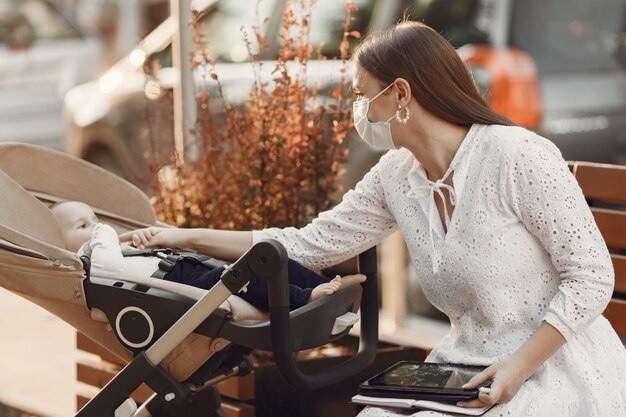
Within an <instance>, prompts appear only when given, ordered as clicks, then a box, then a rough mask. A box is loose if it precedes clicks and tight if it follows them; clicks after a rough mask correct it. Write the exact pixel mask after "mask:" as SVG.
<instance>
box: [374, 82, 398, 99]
mask: <svg viewBox="0 0 626 417" xmlns="http://www.w3.org/2000/svg"><path fill="white" fill-rule="evenodd" d="M394 83H395V81H394V82H393V83H391V84H389V85H388V86H387V87H385V88H384V89H383V90H382V91H381V92H380V93H378V94H376V95H375V96H374V98H372V99H370V100H369V102H370V103H371V102H372V101H374V100H376V99H377V98H378V96H380V95H381V94H382V93H384V92H385V91H387V90H389V87H391V86H392V85H393V84H394Z"/></svg>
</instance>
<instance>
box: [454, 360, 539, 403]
mask: <svg viewBox="0 0 626 417" xmlns="http://www.w3.org/2000/svg"><path fill="white" fill-rule="evenodd" d="M529 376H530V375H529V372H528V370H527V367H526V366H524V365H523V361H520V360H519V359H518V358H516V357H515V356H511V357H509V358H508V359H505V360H503V361H502V362H498V363H496V364H494V365H491V366H490V367H488V368H487V369H485V370H484V371H482V372H481V373H479V374H478V375H476V376H474V377H473V378H472V379H470V380H469V382H468V383H467V384H465V385H463V388H465V389H476V388H477V387H478V386H479V385H482V384H483V383H484V382H486V381H488V380H491V381H492V382H491V388H490V389H489V390H484V391H481V392H479V393H478V398H477V399H474V400H469V401H461V402H458V403H457V405H458V406H460V407H468V408H473V407H485V406H487V405H489V404H498V403H505V402H507V401H509V400H510V399H511V398H513V397H514V396H515V394H517V391H519V389H520V387H521V386H522V384H523V383H524V381H525V380H526V379H527V378H528V377H529Z"/></svg>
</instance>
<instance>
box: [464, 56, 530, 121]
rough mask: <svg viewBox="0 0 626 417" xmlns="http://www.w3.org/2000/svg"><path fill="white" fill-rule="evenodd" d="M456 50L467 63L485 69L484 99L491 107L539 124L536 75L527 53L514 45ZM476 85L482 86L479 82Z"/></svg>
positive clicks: (499, 111)
mask: <svg viewBox="0 0 626 417" xmlns="http://www.w3.org/2000/svg"><path fill="white" fill-rule="evenodd" d="M459 54H460V55H461V58H463V60H464V61H465V62H466V63H467V64H468V65H470V67H482V68H483V69H484V70H486V71H487V73H488V75H489V82H488V84H487V86H486V87H487V99H488V101H489V105H490V106H491V108H492V109H493V110H495V111H496V112H498V113H500V114H502V115H504V116H506V117H508V118H509V119H511V120H513V121H514V122H516V123H518V124H520V125H522V126H524V127H527V128H535V127H537V126H539V123H540V122H541V115H542V106H541V93H540V91H539V77H538V75H537V68H536V66H535V63H534V61H533V59H532V58H531V57H530V56H529V55H528V54H527V53H525V52H523V51H520V50H519V49H514V48H491V47H487V46H466V47H463V48H461V50H459ZM473 72H474V71H473ZM479 87H485V86H483V85H480V83H479Z"/></svg>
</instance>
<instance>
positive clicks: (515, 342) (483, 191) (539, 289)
mask: <svg viewBox="0 0 626 417" xmlns="http://www.w3.org/2000/svg"><path fill="white" fill-rule="evenodd" d="M353 59H354V64H355V65H354V79H353V87H354V92H355V95H356V99H357V100H356V101H355V103H354V114H355V127H356V129H357V131H358V133H359V134H360V135H361V137H362V138H363V139H364V140H366V141H367V142H368V143H370V144H371V145H373V146H376V147H381V148H387V149H390V151H389V152H387V154H385V155H384V156H383V157H382V158H381V160H380V162H379V163H378V164H377V165H376V166H374V167H373V168H372V169H371V170H370V172H369V173H368V174H366V175H365V177H364V178H363V180H362V181H361V182H360V183H359V184H358V185H357V186H356V187H355V190H353V191H350V192H348V193H346V195H345V196H344V199H343V201H342V202H341V203H340V204H339V205H337V206H336V207H335V208H333V209H332V210H329V211H327V212H324V213H321V214H320V215H319V217H318V218H317V219H315V220H314V221H313V222H312V223H311V224H309V225H307V226H306V227H304V228H302V229H295V228H286V229H275V228H272V229H266V230H262V231H254V232H226V231H217V230H163V229H154V228H151V229H148V230H142V231H140V232H139V233H135V234H134V236H133V237H132V238H133V239H134V240H135V243H136V244H137V245H140V246H142V245H145V246H161V245H166V246H191V247H193V248H195V249H197V250H199V251H201V252H204V253H207V254H209V255H212V256H215V257H219V258H224V259H235V258H237V257H238V256H240V255H241V254H243V253H244V252H245V250H247V249H248V248H249V247H250V245H251V244H252V243H253V242H256V241H259V240H261V239H265V238H274V239H277V240H279V241H280V242H281V243H283V244H284V245H285V247H286V249H287V251H288V252H289V256H290V257H292V258H294V259H296V260H298V261H299V262H301V263H302V264H304V265H305V266H307V267H309V268H312V269H319V268H323V267H326V266H329V265H332V264H336V263H338V262H341V261H343V260H345V259H347V258H350V257H352V256H354V255H356V254H358V253H359V252H361V251H363V250H365V249H366V248H368V247H371V246H372V245H375V244H377V243H379V242H380V241H381V240H383V239H384V238H385V237H386V236H388V235H389V234H390V233H392V232H393V231H394V230H395V229H396V228H399V229H400V230H401V231H402V232H403V234H404V237H405V240H406V243H407V247H408V249H409V252H410V254H411V257H412V260H413V263H414V266H415V268H416V269H417V272H418V276H419V277H420V279H421V285H422V288H423V290H424V292H425V294H426V295H427V297H428V298H429V300H430V301H431V302H432V303H433V305H435V307H437V308H438V309H440V310H441V311H443V312H444V313H446V314H447V315H448V317H449V318H450V322H451V324H452V327H451V331H450V333H449V334H448V335H447V336H446V337H444V339H443V340H442V341H441V343H440V344H439V345H438V346H437V347H436V348H435V349H434V350H433V352H432V353H431V355H430V356H429V357H428V360H429V361H436V362H456V363H466V364H480V365H488V366H489V367H488V368H487V369H486V370H485V371H484V372H482V373H481V374H479V375H478V376H477V377H475V378H474V379H473V380H472V381H470V383H469V384H468V388H473V387H476V386H477V385H479V384H480V383H481V382H483V381H485V380H487V379H491V380H492V384H491V391H490V392H489V393H480V396H479V398H478V399H475V400H471V401H466V402H463V403H460V405H461V406H464V407H482V406H484V405H486V404H497V405H496V406H495V407H494V408H492V409H491V410H490V411H488V413H487V414H486V415H488V416H493V417H495V416H525V417H526V416H537V417H539V416H572V417H573V416H598V417H608V416H623V415H626V385H625V381H626V351H625V350H624V347H623V345H622V344H621V342H620V340H619V338H618V337H617V335H616V334H615V332H614V330H613V329H612V328H611V326H610V324H609V323H608V322H607V320H606V319H605V318H604V317H602V316H601V313H602V311H603V310H604V309H605V307H606V305H607V303H608V301H609V299H610V297H611V293H612V290H613V281H614V274H613V268H612V264H611V259H610V257H609V254H608V251H607V248H606V245H605V243H604V241H603V239H602V236H601V235H600V233H599V231H598V228H597V226H596V224H595V222H594V220H593V217H592V215H591V212H590V210H589V208H588V206H587V203H586V202H585V199H584V198H583V195H582V193H581V190H580V188H579V187H578V185H577V183H576V180H575V179H574V178H573V176H572V175H571V174H570V173H569V170H568V168H567V165H566V164H565V162H564V161H563V159H562V157H561V155H560V153H559V151H558V150H557V148H556V147H555V146H554V145H553V144H552V143H551V142H549V141H548V140H546V139H544V138H542V137H540V136H537V135H536V134H534V133H532V132H529V131H527V130H525V129H522V128H520V127H517V126H514V124H513V123H512V122H510V121H509V120H507V119H506V118H504V117H502V116H500V115H498V114H496V113H494V112H493V111H491V110H490V109H489V108H488V106H487V105H486V104H485V102H484V101H483V99H482V98H481V96H480V94H479V93H478V91H477V89H476V86H475V84H474V83H473V81H472V79H471V77H470V75H469V73H468V71H467V68H466V67H465V65H464V64H463V63H462V61H461V60H460V59H459V57H458V55H457V54H456V52H455V50H454V49H453V48H452V46H450V44H449V43H448V42H447V41H446V40H445V39H443V38H442V37H441V36H440V35H439V34H437V33H436V32H435V31H433V30H432V29H430V28H429V27H428V26H425V25H423V24H420V23H416V22H403V23H400V24H398V25H397V26H395V27H393V28H391V29H390V30H388V31H387V32H385V33H382V34H375V35H372V36H370V37H368V38H367V39H366V40H365V41H364V42H363V43H362V44H361V45H360V46H359V47H358V49H357V50H356V51H355V54H354V58H353ZM370 120H376V121H378V122H374V123H372V122H370ZM126 238H127V239H130V238H131V235H127V236H126ZM423 413H424V414H422V413H418V415H426V414H428V415H441V414H437V413H432V412H423ZM361 414H362V415H363V416H394V415H398V414H402V413H399V412H396V411H392V410H383V409H377V408H368V409H366V410H364V411H363V412H362V413H361Z"/></svg>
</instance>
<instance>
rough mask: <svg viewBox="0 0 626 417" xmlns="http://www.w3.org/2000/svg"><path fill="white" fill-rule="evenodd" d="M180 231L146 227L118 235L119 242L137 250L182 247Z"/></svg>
mask: <svg viewBox="0 0 626 417" xmlns="http://www.w3.org/2000/svg"><path fill="white" fill-rule="evenodd" d="M181 234H182V233H181V232H180V229H174V228H167V227H146V228H145V229H137V230H132V231H130V232H126V233H122V234H121V235H120V242H131V243H132V244H133V246H135V247H136V248H138V249H146V248H176V247H182V246H184V245H182V244H181V243H182V239H181V237H182V236H181Z"/></svg>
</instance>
